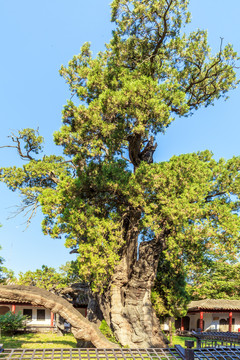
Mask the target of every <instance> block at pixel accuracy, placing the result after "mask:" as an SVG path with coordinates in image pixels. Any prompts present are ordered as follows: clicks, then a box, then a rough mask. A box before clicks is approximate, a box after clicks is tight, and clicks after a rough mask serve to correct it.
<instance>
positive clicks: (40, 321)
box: [15, 305, 51, 326]
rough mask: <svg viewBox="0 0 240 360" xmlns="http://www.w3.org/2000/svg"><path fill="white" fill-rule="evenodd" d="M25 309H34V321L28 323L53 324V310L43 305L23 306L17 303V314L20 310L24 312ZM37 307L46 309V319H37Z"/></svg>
mask: <svg viewBox="0 0 240 360" xmlns="http://www.w3.org/2000/svg"><path fill="white" fill-rule="evenodd" d="M23 309H32V321H28V323H27V324H28V325H39V326H41V325H47V326H50V325H51V311H50V310H49V309H45V308H42V307H39V308H37V307H32V306H27V305H26V306H22V305H16V311H15V313H16V314H17V313H18V312H19V311H20V312H21V313H23ZM37 309H41V310H45V320H37Z"/></svg>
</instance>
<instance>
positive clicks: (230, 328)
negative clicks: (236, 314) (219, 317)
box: [228, 311, 232, 332]
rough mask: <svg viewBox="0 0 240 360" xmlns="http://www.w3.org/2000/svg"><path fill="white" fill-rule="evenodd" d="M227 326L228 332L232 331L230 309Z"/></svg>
mask: <svg viewBox="0 0 240 360" xmlns="http://www.w3.org/2000/svg"><path fill="white" fill-rule="evenodd" d="M228 326H229V328H228V331H229V332H232V312H231V311H230V313H229V325H228Z"/></svg>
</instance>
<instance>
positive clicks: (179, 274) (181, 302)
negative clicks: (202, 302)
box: [152, 256, 190, 318]
mask: <svg viewBox="0 0 240 360" xmlns="http://www.w3.org/2000/svg"><path fill="white" fill-rule="evenodd" d="M189 300H190V297H189V296H188V293H187V291H186V274H185V272H184V270H183V268H181V267H179V266H178V265H177V266H176V264H175V262H170V261H169V260H166V259H164V257H163V256H162V257H161V258H160V260H159V263H158V270H157V278H156V282H155V286H154V289H153V291H152V303H153V307H154V309H155V310H156V313H157V316H158V317H160V318H161V317H163V316H168V317H169V316H170V317H175V318H177V317H182V316H185V315H186V313H187V304H188V302H189Z"/></svg>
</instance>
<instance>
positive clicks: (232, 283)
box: [188, 260, 240, 300]
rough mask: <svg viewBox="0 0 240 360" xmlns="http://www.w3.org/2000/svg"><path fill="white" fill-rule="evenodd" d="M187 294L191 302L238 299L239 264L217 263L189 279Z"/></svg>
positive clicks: (239, 284) (239, 286) (239, 296)
mask: <svg viewBox="0 0 240 360" xmlns="http://www.w3.org/2000/svg"><path fill="white" fill-rule="evenodd" d="M188 292H189V294H190V296H191V298H192V299H193V300H199V299H206V298H208V299H232V300H233V299H236V300H239V299H240V263H235V264H230V263H228V262H225V261H221V260H219V261H217V262H213V263H212V264H210V266H209V267H208V268H206V269H205V271H203V272H201V273H196V274H194V276H193V277H192V279H190V281H189V284H188Z"/></svg>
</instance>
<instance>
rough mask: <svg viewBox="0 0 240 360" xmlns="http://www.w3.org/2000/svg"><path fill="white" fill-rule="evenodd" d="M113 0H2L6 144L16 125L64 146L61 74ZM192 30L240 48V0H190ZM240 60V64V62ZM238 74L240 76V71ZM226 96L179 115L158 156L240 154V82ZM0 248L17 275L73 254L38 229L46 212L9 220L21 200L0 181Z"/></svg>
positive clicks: (107, 26)
mask: <svg viewBox="0 0 240 360" xmlns="http://www.w3.org/2000/svg"><path fill="white" fill-rule="evenodd" d="M109 3H110V0H88V1H86V0H41V1H40V0H34V1H33V0H21V1H19V0H11V1H9V0H1V1H0V33H1V57H0V70H1V81H0V109H1V113H0V125H1V128H0V129H1V131H0V145H1V146H2V145H6V144H9V140H8V138H7V136H8V135H9V134H10V132H11V131H13V130H14V129H22V128H25V127H31V128H37V127H39V130H40V133H41V135H43V136H44V137H45V152H46V153H48V154H50V153H53V152H56V151H57V152H60V150H61V149H58V148H56V147H55V145H54V144H53V141H52V134H53V132H54V131H55V130H57V129H59V127H60V126H61V110H62V107H63V105H64V104H65V103H66V100H67V98H69V93H68V88H67V85H66V84H65V82H64V80H63V79H62V78H61V77H60V76H59V74H58V70H59V68H60V66H61V64H64V65H66V64H67V63H68V61H69V60H70V59H71V58H72V56H73V55H75V54H78V52H79V49H80V47H81V45H82V44H83V43H84V42H86V41H90V42H91V44H92V50H93V52H94V53H96V52H98V51H100V50H103V49H104V44H105V43H106V42H108V41H109V39H110V37H111V29H112V24H111V23H110V6H109ZM190 11H191V13H192V23H191V25H190V27H189V29H191V30H194V29H196V28H202V29H207V30H208V34H209V43H210V45H211V47H212V49H213V51H214V52H216V51H217V50H218V49H219V46H220V37H223V38H224V44H226V43H228V42H230V43H232V44H233V45H234V48H235V50H236V51H238V53H239V54H240V36H239V34H240V30H239V29H240V20H239V14H240V1H239V0H228V1H226V0H190ZM239 66H240V63H239ZM238 72H239V77H240V71H239V70H238ZM229 96H230V99H229V100H228V101H227V102H224V101H222V100H220V101H217V102H216V103H215V106H211V107H208V108H203V109H201V110H199V111H198V112H196V113H195V114H194V115H193V116H192V117H190V118H183V119H177V120H176V121H175V122H173V123H172V125H171V126H170V128H169V129H168V130H167V132H166V134H165V135H163V136H161V137H159V139H158V140H159V141H158V148H157V151H156V154H155V161H161V160H168V159H169V158H170V157H171V156H172V155H174V154H181V153H188V152H194V151H198V150H204V149H210V150H212V151H213V153H214V154H215V158H216V159H218V158H220V157H224V158H226V159H228V158H230V157H232V156H234V155H239V153H240V145H239V133H240V122H239V118H240V116H239V105H240V89H239V88H238V89H237V90H235V91H233V92H230V93H229ZM20 164H21V162H20V161H19V160H18V158H17V155H16V153H15V151H14V150H13V149H0V167H3V166H13V165H20ZM0 192H1V202H0V223H1V224H2V225H3V227H2V228H1V229H0V245H1V246H2V250H1V251H0V255H1V256H3V257H4V258H5V260H6V261H5V266H7V267H8V268H11V269H13V270H14V271H15V273H16V274H17V273H18V272H19V271H23V272H25V271H27V270H35V269H36V268H40V267H41V265H43V264H45V265H48V266H53V267H58V266H60V265H61V264H64V263H65V262H66V261H68V260H70V259H72V258H73V256H72V255H69V251H68V249H66V248H65V247H64V239H62V240H57V239H51V238H50V237H47V236H44V235H43V234H42V232H41V219H42V217H41V214H40V213H39V214H38V215H37V216H36V217H35V218H34V220H33V221H32V224H31V225H30V226H29V227H28V228H27V229H26V230H25V228H26V224H25V223H24V222H25V220H26V219H25V218H24V217H22V216H18V217H14V218H10V219H8V217H9V216H11V214H12V213H13V212H14V211H15V210H16V206H17V205H19V204H20V198H19V195H18V194H17V193H11V191H10V190H8V189H7V188H6V186H5V185H4V184H1V183H0Z"/></svg>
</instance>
